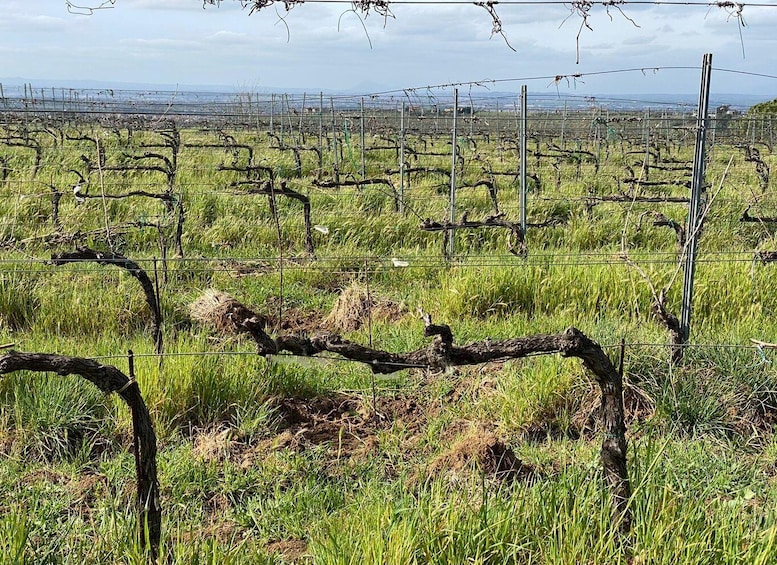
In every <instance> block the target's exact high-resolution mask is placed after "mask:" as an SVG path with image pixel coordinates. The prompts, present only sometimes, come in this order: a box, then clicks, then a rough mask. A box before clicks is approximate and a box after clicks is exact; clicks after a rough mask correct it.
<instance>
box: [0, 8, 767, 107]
mask: <svg viewBox="0 0 777 565" xmlns="http://www.w3.org/2000/svg"><path fill="white" fill-rule="evenodd" d="M406 1H407V0H406ZM73 2H74V3H75V4H81V5H92V6H95V5H97V4H99V2H100V0H73ZM0 6H1V7H0V54H2V65H0V80H2V79H8V78H9V77H21V78H24V79H27V80H31V81H41V82H43V81H45V80H59V81H62V80H64V81H68V80H74V81H75V80H97V81H101V82H103V83H105V84H106V85H118V83H128V82H130V83H155V84H164V85H176V84H178V85H223V86H228V87H231V88H238V89H243V88H246V89H255V90H260V89H262V90H263V89H266V88H277V89H283V88H308V89H310V90H311V91H317V90H318V89H322V88H323V89H338V90H346V89H350V90H355V91H357V92H360V93H369V92H374V91H379V90H384V89H395V88H406V87H421V86H425V85H436V84H446V83H451V82H463V81H477V80H486V79H512V78H519V79H524V78H529V77H547V76H554V75H571V74H574V73H593V72H601V71H611V70H621V69H628V68H643V67H644V68H646V69H653V68H655V67H658V68H661V70H659V71H646V72H645V73H642V72H630V73H615V74H604V75H598V76H586V77H584V78H583V79H581V80H577V81H573V80H570V81H566V80H563V81H561V82H560V83H559V85H558V86H559V88H561V89H562V90H564V92H565V93H571V94H575V93H579V94H582V95H585V94H589V93H612V94H640V93H696V92H698V88H699V87H698V83H699V75H700V72H699V70H698V69H699V67H700V64H701V60H702V56H703V54H704V53H705V52H711V53H713V67H715V68H716V69H732V70H736V71H745V72H749V73H760V74H768V75H777V58H775V57H774V53H775V52H776V51H777V49H776V48H777V33H775V29H777V0H775V7H774V8H768V7H751V6H747V5H745V7H744V10H743V12H742V16H743V17H744V21H745V23H746V27H744V28H742V29H740V27H739V25H738V20H737V17H736V16H735V15H732V14H730V13H729V12H728V11H726V10H725V9H722V8H718V7H711V8H710V7H707V6H668V5H642V4H640V5H629V4H628V2H626V3H624V4H621V5H620V6H619V7H615V6H611V7H610V8H609V14H608V12H607V10H606V8H605V7H603V6H601V5H595V6H593V7H591V9H590V16H589V18H588V25H590V27H591V28H592V29H591V30H589V29H586V28H583V29H582V31H581V32H580V39H579V59H580V62H579V63H576V59H577V57H578V54H577V50H578V46H577V41H576V36H577V34H578V30H579V29H580V27H581V18H580V16H579V15H576V14H573V13H571V12H570V6H571V5H570V4H566V5H565V4H560V3H558V4H556V3H546V4H538V3H533V4H526V5H508V4H499V5H497V6H496V9H497V13H498V14H499V16H500V18H501V21H502V24H503V29H504V33H505V35H506V37H507V39H508V40H509V42H510V44H511V45H512V47H513V48H514V49H515V51H512V50H511V49H510V48H509V47H508V46H507V45H506V44H505V41H504V40H503V39H502V38H501V37H500V36H498V35H494V36H493V37H492V35H491V31H492V25H493V23H492V19H491V17H490V16H489V14H488V12H487V11H486V10H485V9H484V8H482V7H478V6H475V5H473V4H464V5H451V4H450V3H448V4H431V5H430V4H428V3H427V4H416V5H410V4H408V3H406V4H396V5H392V6H391V11H392V12H393V15H394V16H395V17H394V18H388V19H386V20H384V19H383V18H382V17H381V16H379V15H378V14H375V13H371V14H370V15H369V16H368V17H367V18H365V19H364V20H363V24H362V22H361V21H360V19H359V18H358V17H357V16H356V14H355V13H354V12H353V11H349V9H350V4H347V3H333V4H322V3H307V4H303V5H298V6H296V7H294V8H293V9H292V10H291V11H290V12H289V13H286V11H285V9H284V5H283V3H282V2H281V3H279V4H277V5H274V6H270V7H268V8H265V9H263V10H261V11H260V12H258V13H255V14H253V15H251V16H249V15H248V10H243V9H241V7H240V3H239V2H238V1H236V0H223V1H222V3H221V6H220V7H216V6H208V7H207V8H205V9H203V2H202V0H115V7H113V8H112V9H106V10H100V11H98V12H95V13H94V15H91V16H83V15H74V14H71V13H69V12H68V10H67V7H66V4H65V2H64V0H35V1H32V0H2V4H1V5H0ZM619 8H620V9H619ZM279 15H280V16H283V18H284V20H283V21H281V19H280V18H279ZM284 22H285V23H284ZM635 24H636V25H638V26H639V27H636V26H635ZM365 27H366V32H365ZM740 32H741V40H740ZM368 36H369V38H368ZM743 43H744V51H745V54H744V57H743V53H742V50H743ZM370 44H371V45H370ZM677 66H681V67H693V68H691V69H685V70H672V69H668V68H667V67H677ZM526 82H527V84H528V85H529V90H530V91H537V90H543V89H549V90H552V91H554V92H555V89H556V85H551V82H552V81H549V80H548V79H537V80H527V81H526ZM520 84H521V82H516V83H506V84H503V85H499V86H498V87H493V86H492V87H491V88H496V89H498V90H513V91H515V90H519V89H520ZM549 85H550V86H549ZM36 86H37V84H36ZM712 89H713V92H718V93H737V92H740V93H742V92H745V93H752V94H764V95H766V97H769V98H773V97H777V80H775V79H770V78H761V77H752V76H747V75H742V74H737V73H729V72H720V71H715V72H714V73H713V78H712Z"/></svg>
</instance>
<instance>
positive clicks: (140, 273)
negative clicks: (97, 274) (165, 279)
mask: <svg viewBox="0 0 777 565" xmlns="http://www.w3.org/2000/svg"><path fill="white" fill-rule="evenodd" d="M85 261H92V262H94V263H97V264H99V265H115V266H116V267H121V268H122V269H125V270H126V271H127V272H128V273H129V274H130V275H132V276H133V277H135V278H136V279H137V280H138V282H139V283H140V286H141V287H142V288H143V294H145V296H146V302H147V303H148V306H149V308H151V314H152V316H153V324H154V327H153V336H154V351H155V352H156V353H157V354H162V352H163V351H164V347H163V343H162V308H161V307H160V305H159V298H158V297H157V295H156V292H155V290H154V283H153V282H151V279H150V278H149V276H148V274H146V272H145V271H144V270H143V269H142V268H141V267H140V265H138V264H137V263H136V262H135V261H132V260H131V259H128V258H127V257H124V256H123V255H119V254H117V253H108V252H103V251H95V250H94V249H89V248H88V247H79V248H78V249H77V250H76V251H73V252H69V253H56V254H53V255H52V256H51V264H52V265H54V266H56V267H59V266H60V265H64V264H66V263H80V262H85Z"/></svg>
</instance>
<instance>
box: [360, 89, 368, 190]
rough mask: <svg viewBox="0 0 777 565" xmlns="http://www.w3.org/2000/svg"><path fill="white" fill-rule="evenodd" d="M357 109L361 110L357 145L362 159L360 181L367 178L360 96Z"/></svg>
mask: <svg viewBox="0 0 777 565" xmlns="http://www.w3.org/2000/svg"><path fill="white" fill-rule="evenodd" d="M359 109H360V110H361V114H360V116H359V144H360V146H361V153H362V155H361V157H362V180H364V179H365V178H366V176H367V168H366V166H365V161H364V97H363V96H362V98H361V100H360V101H359Z"/></svg>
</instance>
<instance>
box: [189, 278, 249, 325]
mask: <svg viewBox="0 0 777 565" xmlns="http://www.w3.org/2000/svg"><path fill="white" fill-rule="evenodd" d="M189 316H190V317H191V319H192V320H195V321H197V322H200V323H202V324H204V325H206V326H210V327H212V328H214V329H215V330H217V331H219V332H222V333H240V332H243V331H246V330H245V326H244V324H243V322H245V321H246V320H250V319H252V318H253V319H257V320H264V317H263V316H260V315H258V314H255V313H254V312H252V311H251V310H249V309H248V308H246V307H245V306H243V305H242V304H241V303H240V302H238V301H237V300H235V299H234V298H233V297H232V296H230V295H229V294H227V293H226V292H223V291H221V290H216V289H212V288H209V289H208V290H206V291H205V292H204V293H203V294H202V296H200V297H198V298H197V299H196V300H195V301H194V302H193V303H192V304H191V305H190V306H189Z"/></svg>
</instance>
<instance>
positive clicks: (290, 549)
mask: <svg viewBox="0 0 777 565" xmlns="http://www.w3.org/2000/svg"><path fill="white" fill-rule="evenodd" d="M265 549H266V550H267V553H275V554H278V555H280V556H281V557H282V558H283V559H284V561H290V562H292V563H293V562H295V561H298V560H300V559H301V558H302V557H304V556H305V555H306V554H307V551H308V544H307V543H306V542H305V541H304V540H294V539H293V540H280V541H271V542H270V543H268V544H267V546H266V547H265Z"/></svg>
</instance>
